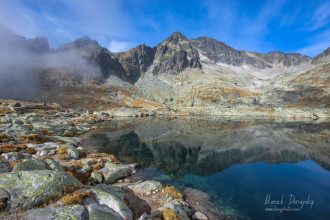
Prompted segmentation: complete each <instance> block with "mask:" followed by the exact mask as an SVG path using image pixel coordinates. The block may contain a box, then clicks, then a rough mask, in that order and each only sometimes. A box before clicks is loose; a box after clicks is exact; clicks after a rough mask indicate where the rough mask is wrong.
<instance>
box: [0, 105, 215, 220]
mask: <svg viewBox="0 0 330 220" xmlns="http://www.w3.org/2000/svg"><path fill="white" fill-rule="evenodd" d="M91 113H92V112H77V111H76V112H74V111H72V110H70V109H66V108H62V107H61V106H58V105H46V104H34V103H27V102H14V101H9V100H0V173H1V174H0V219H208V217H206V215H205V214H204V213H203V212H200V210H205V207H204V209H203V206H202V205H201V204H199V202H196V201H195V200H193V199H191V198H187V197H186V196H185V195H183V194H181V193H180V192H179V191H178V190H177V189H175V188H174V187H171V186H163V185H162V184H161V183H159V182H155V181H139V182H132V181H131V180H130V178H129V177H130V176H131V175H134V174H135V173H136V165H135V164H125V165H124V164H121V163H119V162H118V161H117V159H116V158H115V157H114V156H113V155H108V154H105V153H91V154H86V153H85V152H84V149H83V148H82V147H81V139H80V138H77V137H75V136H77V135H79V134H82V133H84V132H87V131H89V130H91V129H93V128H94V127H93V124H95V123H97V122H100V121H103V120H111V117H110V116H109V114H108V115H106V114H100V115H96V114H91ZM188 191H193V189H191V190H188ZM196 191H197V190H196ZM195 194H196V193H195ZM200 195H201V198H202V196H203V194H202V193H201V192H200ZM187 201H189V202H190V203H191V204H189V203H188V202H187ZM196 204H197V205H196ZM208 204H209V203H208ZM192 205H195V207H193V206H192ZM209 217H210V218H212V216H209Z"/></svg>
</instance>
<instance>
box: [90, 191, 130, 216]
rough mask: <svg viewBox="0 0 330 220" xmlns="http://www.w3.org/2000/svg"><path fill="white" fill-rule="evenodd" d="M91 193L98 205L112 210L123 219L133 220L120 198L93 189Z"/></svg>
mask: <svg viewBox="0 0 330 220" xmlns="http://www.w3.org/2000/svg"><path fill="white" fill-rule="evenodd" d="M92 192H93V193H94V196H95V199H96V201H97V202H98V203H99V204H101V205H106V206H107V207H109V208H111V209H113V210H114V211H115V212H116V213H118V214H119V215H121V216H122V217H123V218H124V219H129V220H131V219H133V213H132V211H131V210H130V209H129V208H128V206H127V205H126V204H125V203H124V202H123V201H122V200H120V198H118V197H117V196H116V195H114V194H113V193H110V192H106V191H104V190H102V189H98V188H93V189H92Z"/></svg>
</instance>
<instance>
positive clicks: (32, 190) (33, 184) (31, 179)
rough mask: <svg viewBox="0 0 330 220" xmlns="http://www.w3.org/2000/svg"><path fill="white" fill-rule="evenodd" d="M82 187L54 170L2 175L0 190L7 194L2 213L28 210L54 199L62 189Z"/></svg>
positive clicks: (73, 179)
mask: <svg viewBox="0 0 330 220" xmlns="http://www.w3.org/2000/svg"><path fill="white" fill-rule="evenodd" d="M74 185H75V186H82V184H81V183H80V182H79V181H78V180H77V179H76V178H75V177H74V176H72V175H70V174H68V173H64V172H58V171H54V170H34V171H18V172H12V173H3V174H1V175H0V189H3V190H5V191H6V192H7V193H8V194H9V197H8V200H7V207H6V208H5V209H4V211H10V212H12V211H19V210H22V209H23V210H25V209H30V208H33V207H36V206H39V205H42V204H44V203H46V202H48V201H49V200H51V199H54V198H55V197H56V196H58V195H59V194H60V193H62V190H63V187H66V186H74Z"/></svg>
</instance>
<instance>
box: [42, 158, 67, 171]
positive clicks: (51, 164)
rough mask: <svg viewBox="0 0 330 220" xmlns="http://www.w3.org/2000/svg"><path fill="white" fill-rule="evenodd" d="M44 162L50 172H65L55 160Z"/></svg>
mask: <svg viewBox="0 0 330 220" xmlns="http://www.w3.org/2000/svg"><path fill="white" fill-rule="evenodd" d="M44 162H45V163H46V164H47V165H48V166H49V168H50V169H52V170H57V171H60V172H65V170H64V169H63V167H61V165H60V164H59V163H58V162H56V161H55V160H52V159H46V160H44Z"/></svg>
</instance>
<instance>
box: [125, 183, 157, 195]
mask: <svg viewBox="0 0 330 220" xmlns="http://www.w3.org/2000/svg"><path fill="white" fill-rule="evenodd" d="M128 187H129V188H130V189H131V190H133V191H134V192H135V193H137V192H138V193H146V192H148V191H151V190H154V189H157V188H160V187H162V184H161V183H160V182H157V181H144V182H142V183H137V184H132V185H129V186H128Z"/></svg>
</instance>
